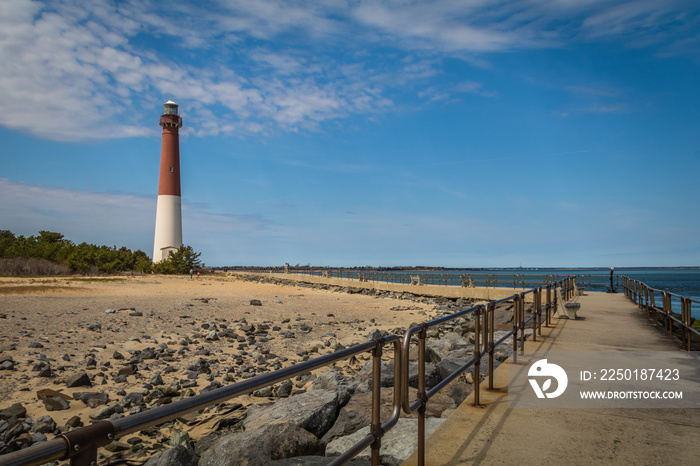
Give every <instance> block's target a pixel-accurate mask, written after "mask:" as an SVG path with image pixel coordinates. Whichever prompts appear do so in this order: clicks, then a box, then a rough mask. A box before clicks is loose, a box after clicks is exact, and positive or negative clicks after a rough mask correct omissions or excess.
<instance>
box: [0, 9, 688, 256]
mask: <svg viewBox="0 0 700 466" xmlns="http://www.w3.org/2000/svg"><path fill="white" fill-rule="evenodd" d="M164 5H167V6H168V11H167V12H164V11H162V10H163V6H164ZM0 62H1V63H2V64H3V65H2V66H0V167H1V168H0V200H2V202H0V229H9V230H11V231H13V232H14V233H16V234H24V235H32V234H37V232H38V231H39V230H42V229H46V230H52V231H59V232H61V233H63V234H64V235H65V236H66V237H67V238H69V239H71V240H73V241H75V242H82V241H87V242H91V243H96V244H107V245H117V246H127V247H129V248H131V249H142V250H143V251H146V252H147V253H148V254H150V252H151V251H152V247H153V232H154V225H155V207H156V196H157V189H158V187H157V185H158V179H157V177H158V166H159V157H160V136H161V128H160V127H159V126H158V118H159V116H160V114H161V113H162V109H163V107H162V104H163V102H165V101H166V100H168V99H172V100H174V101H176V102H177V103H178V104H179V105H180V113H181V115H182V117H183V120H184V127H183V128H182V130H181V139H180V151H181V157H182V192H183V235H184V242H185V243H186V244H189V245H191V246H193V247H194V248H195V250H197V251H201V252H202V253H203V254H202V258H203V259H204V262H205V263H207V264H208V265H281V264H283V263H285V262H289V263H291V264H297V263H299V264H314V265H330V266H363V265H374V266H388V265H433V266H451V267H489V266H493V267H507V266H518V265H521V264H522V266H524V267H526V266H527V267H545V266H552V267H557V266H617V267H621V266H676V265H700V241H699V238H700V216H698V212H699V210H698V206H699V205H700V187H699V184H698V174H700V86H699V81H698V76H700V4H698V3H697V2H695V1H685V0H665V1H663V2H661V1H657V0H651V1H650V0H638V1H612V0H522V1H493V0H489V1H486V0H473V1H468V0H462V1H448V0H436V1H431V2H425V1H410V0H406V1H363V0H352V1H342V0H337V1H336V0H333V1H331V0H317V1H305V2H291V1H287V2H284V1H273V0H259V1H238V0H218V1H215V0H209V1H203V2H178V1H172V2H165V3H164V2H156V1H150V0H145V1H143V0H142V1H101V0H91V1H77V0H73V1H44V2H31V1H28V0H6V1H3V2H0Z"/></svg>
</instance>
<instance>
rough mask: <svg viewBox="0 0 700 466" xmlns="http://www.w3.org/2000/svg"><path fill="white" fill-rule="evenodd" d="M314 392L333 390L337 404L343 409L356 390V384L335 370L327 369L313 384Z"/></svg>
mask: <svg viewBox="0 0 700 466" xmlns="http://www.w3.org/2000/svg"><path fill="white" fill-rule="evenodd" d="M313 389H314V390H335V391H336V392H338V404H339V405H340V407H343V406H345V405H346V404H347V402H348V401H350V397H351V396H352V395H354V394H355V390H357V382H355V381H354V380H353V379H351V378H349V377H346V376H345V375H343V374H342V373H341V372H340V371H339V370H337V369H329V370H327V371H325V372H323V373H322V374H321V375H319V376H318V377H317V378H316V379H315V380H314V382H313Z"/></svg>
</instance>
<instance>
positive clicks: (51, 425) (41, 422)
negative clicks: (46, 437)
mask: <svg viewBox="0 0 700 466" xmlns="http://www.w3.org/2000/svg"><path fill="white" fill-rule="evenodd" d="M54 430H56V421H54V420H53V418H52V417H51V416H39V417H38V418H37V420H36V421H35V422H34V425H33V426H32V432H41V433H42V434H48V433H51V432H53V431H54Z"/></svg>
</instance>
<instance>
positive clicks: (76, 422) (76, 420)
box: [66, 416, 83, 427]
mask: <svg viewBox="0 0 700 466" xmlns="http://www.w3.org/2000/svg"><path fill="white" fill-rule="evenodd" d="M66 425H67V426H68V427H81V426H82V425H83V421H81V420H80V417H79V416H73V417H72V418H70V419H68V420H67V421H66Z"/></svg>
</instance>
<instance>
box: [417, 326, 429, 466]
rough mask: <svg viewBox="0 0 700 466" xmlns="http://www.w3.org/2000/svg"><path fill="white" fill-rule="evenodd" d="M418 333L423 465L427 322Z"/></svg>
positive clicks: (421, 456)
mask: <svg viewBox="0 0 700 466" xmlns="http://www.w3.org/2000/svg"><path fill="white" fill-rule="evenodd" d="M421 327H422V329H421V331H420V332H419V333H418V399H419V400H420V401H421V405H420V407H418V465H419V466H424V465H425V408H426V406H425V405H426V403H427V402H428V397H427V395H426V393H425V337H426V335H427V328H428V326H427V324H421Z"/></svg>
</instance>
